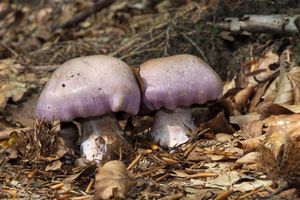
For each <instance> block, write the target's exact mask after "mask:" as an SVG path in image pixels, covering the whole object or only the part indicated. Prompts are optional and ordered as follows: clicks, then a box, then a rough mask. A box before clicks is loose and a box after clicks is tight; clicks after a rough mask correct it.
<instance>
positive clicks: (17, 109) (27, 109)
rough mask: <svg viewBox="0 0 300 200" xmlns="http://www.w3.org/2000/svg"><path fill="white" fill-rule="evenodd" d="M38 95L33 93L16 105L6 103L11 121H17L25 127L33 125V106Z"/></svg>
mask: <svg viewBox="0 0 300 200" xmlns="http://www.w3.org/2000/svg"><path fill="white" fill-rule="evenodd" d="M37 100H38V96H37V95H33V96H32V97H31V98H30V99H29V100H27V101H25V102H23V103H20V104H18V105H8V106H7V108H6V110H7V112H8V114H9V115H10V118H11V119H12V121H13V122H15V123H16V122H18V123H20V124H22V125H23V126H26V127H34V124H35V106H36V104H37Z"/></svg>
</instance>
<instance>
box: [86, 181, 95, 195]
mask: <svg viewBox="0 0 300 200" xmlns="http://www.w3.org/2000/svg"><path fill="white" fill-rule="evenodd" d="M93 184H94V179H93V178H92V179H91V181H90V182H89V184H88V186H87V187H86V189H85V191H84V192H85V193H90V191H91V189H92V187H93Z"/></svg>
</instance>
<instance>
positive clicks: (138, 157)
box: [127, 154, 142, 170]
mask: <svg viewBox="0 0 300 200" xmlns="http://www.w3.org/2000/svg"><path fill="white" fill-rule="evenodd" d="M141 157H142V154H140V155H138V156H137V157H136V158H135V159H134V160H133V161H132V162H131V163H130V165H129V166H128V167H127V169H128V170H130V169H131V168H132V167H134V166H135V165H136V164H137V163H138V162H139V160H140V159H141Z"/></svg>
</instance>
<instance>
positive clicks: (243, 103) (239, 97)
mask: <svg viewBox="0 0 300 200" xmlns="http://www.w3.org/2000/svg"><path fill="white" fill-rule="evenodd" d="M253 91H254V87H246V88H244V89H242V90H241V91H239V92H238V93H237V94H236V95H235V96H234V98H233V101H234V103H235V109H236V110H238V111H239V112H240V113H241V112H243V111H244V110H245V108H246V107H247V105H248V101H249V98H250V96H251V95H252V93H253Z"/></svg>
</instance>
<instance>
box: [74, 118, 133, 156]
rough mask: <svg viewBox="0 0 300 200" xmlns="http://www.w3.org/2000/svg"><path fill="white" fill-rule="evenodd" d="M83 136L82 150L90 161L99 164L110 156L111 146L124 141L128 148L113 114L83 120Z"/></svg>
mask: <svg viewBox="0 0 300 200" xmlns="http://www.w3.org/2000/svg"><path fill="white" fill-rule="evenodd" d="M81 134H82V137H81V140H82V142H81V146H80V149H81V152H82V154H83V155H84V156H85V157H86V159H88V160H95V161H96V162H99V161H101V160H103V158H104V157H105V156H109V155H110V152H107V150H108V149H109V148H108V145H110V144H115V145H116V146H117V145H119V144H120V142H121V141H124V142H123V145H124V146H128V143H127V142H126V141H125V139H124V137H123V132H122V130H121V127H120V126H119V123H118V120H117V118H116V116H115V114H113V113H109V114H106V115H103V116H100V117H89V118H86V119H82V120H81Z"/></svg>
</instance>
